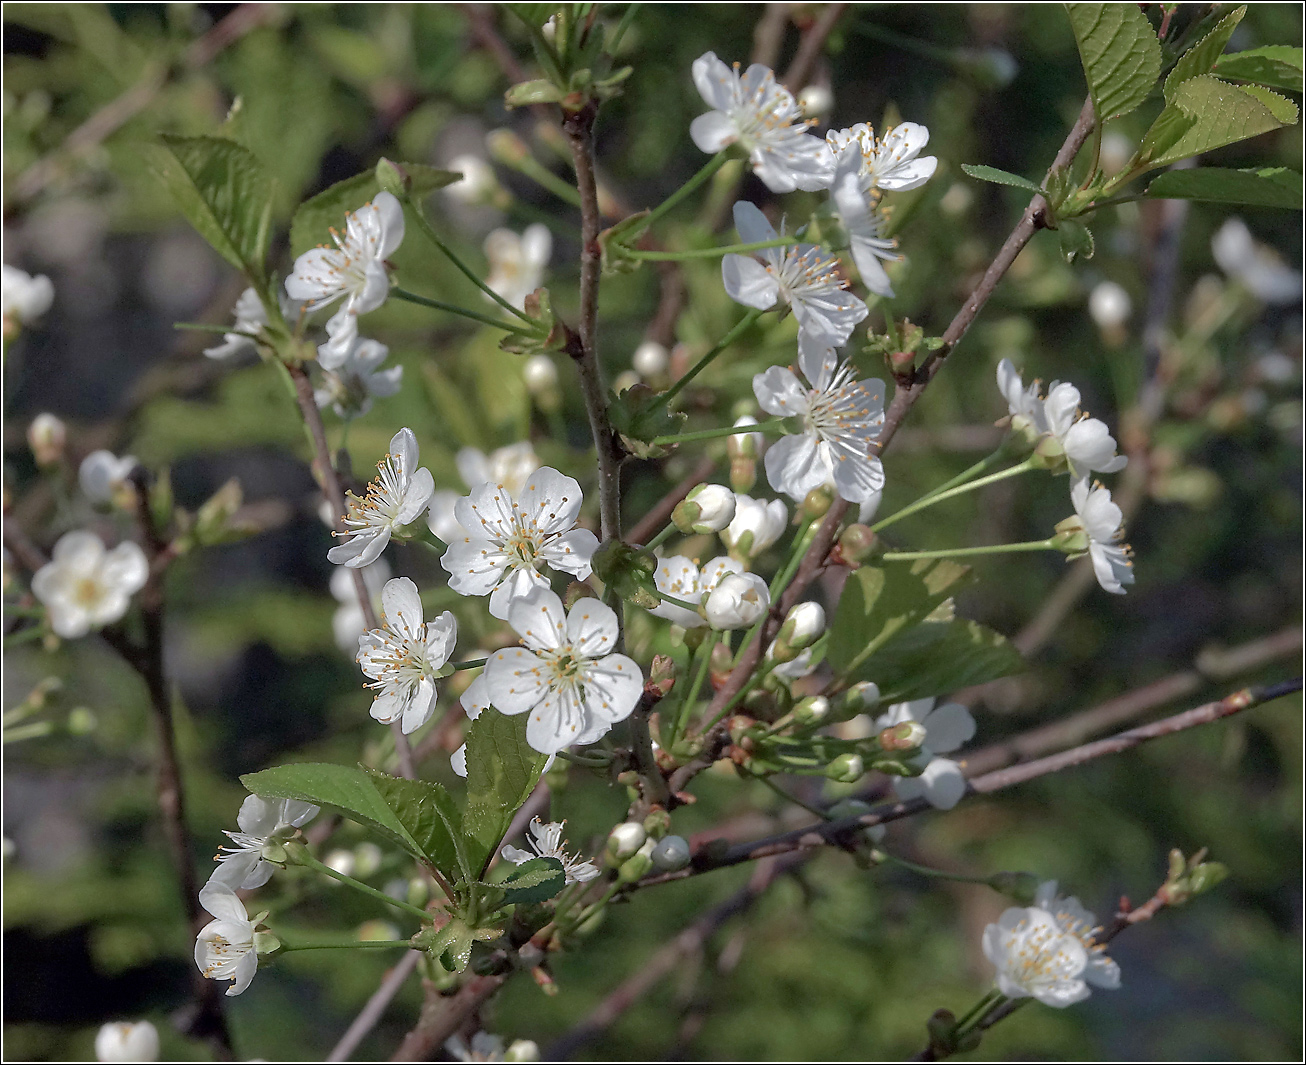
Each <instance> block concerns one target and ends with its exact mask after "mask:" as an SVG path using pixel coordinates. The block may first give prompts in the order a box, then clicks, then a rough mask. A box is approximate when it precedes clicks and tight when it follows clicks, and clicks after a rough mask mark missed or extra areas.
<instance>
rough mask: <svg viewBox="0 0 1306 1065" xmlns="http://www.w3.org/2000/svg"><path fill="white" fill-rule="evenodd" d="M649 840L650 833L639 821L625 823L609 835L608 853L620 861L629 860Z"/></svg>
mask: <svg viewBox="0 0 1306 1065" xmlns="http://www.w3.org/2000/svg"><path fill="white" fill-rule="evenodd" d="M646 839H648V832H647V831H646V830H645V828H644V826H643V825H642V824H641V823H640V822H638V821H623V822H622V823H621V824H619V825H617V826H616V827H615V828H614V829H613V830H612V831H611V832H610V833H608V848H607V849H608V853H609V854H610V855H611V856H612V857H613V858H616V859H618V860H621V859H624V858H629V857H630V856H631V855H632V854H634V853H635V852H636V851H637V850H639V849H640V847H642V846H644V841H645V840H646Z"/></svg>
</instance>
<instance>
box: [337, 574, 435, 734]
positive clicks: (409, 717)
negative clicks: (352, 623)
mask: <svg viewBox="0 0 1306 1065" xmlns="http://www.w3.org/2000/svg"><path fill="white" fill-rule="evenodd" d="M457 642H458V621H457V619H456V618H455V617H454V616H453V614H451V613H450V612H449V611H447V610H446V611H445V612H444V613H443V614H441V615H440V616H439V617H437V618H435V619H434V620H432V621H430V622H423V621H422V597H421V596H420V595H419V594H418V592H417V585H415V584H414V583H413V582H412V581H411V580H409V579H408V578H407V577H395V578H394V579H393V580H389V581H386V584H385V588H384V589H382V591H381V628H379V629H372V630H371V631H369V632H366V633H364V634H363V635H362V636H360V637H359V638H358V664H359V665H360V666H362V667H363V672H364V673H365V674H366V675H367V676H368V677H370V678H371V682H370V683H369V684H368V685H367V686H368V687H369V688H372V689H373V690H374V691H376V692H377V693H378V694H377V696H376V698H375V699H373V700H372V709H371V711H370V712H371V715H372V716H373V717H374V718H376V720H378V721H380V722H382V723H383V724H389V723H390V722H392V721H398V722H399V723H400V728H401V729H402V730H403V732H404V734H405V735H407V734H408V733H410V732H413V731H415V730H416V729H418V728H421V726H422V725H424V724H426V722H427V721H429V720H430V719H431V714H433V713H434V712H435V701H436V691H435V682H436V681H437V680H438V679H439V678H440V677H443V676H446V675H447V672H448V671H447V670H445V668H444V666H445V663H446V662H448V661H449V656H450V655H451V654H453V649H454V645H455V644H456V643H457Z"/></svg>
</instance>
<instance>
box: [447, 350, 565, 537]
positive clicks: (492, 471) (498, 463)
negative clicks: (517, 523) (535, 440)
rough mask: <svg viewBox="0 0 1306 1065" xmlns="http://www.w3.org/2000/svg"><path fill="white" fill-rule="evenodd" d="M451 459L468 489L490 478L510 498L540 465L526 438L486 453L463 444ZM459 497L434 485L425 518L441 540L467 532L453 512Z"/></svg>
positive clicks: (459, 494) (463, 534) (519, 492)
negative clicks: (434, 488)
mask: <svg viewBox="0 0 1306 1065" xmlns="http://www.w3.org/2000/svg"><path fill="white" fill-rule="evenodd" d="M550 365H552V364H550ZM454 462H455V463H456V464H457V466H458V476H459V477H461V478H462V480H463V484H465V485H466V486H467V487H468V488H469V489H470V488H475V487H476V486H477V485H481V484H484V483H485V482H486V481H493V482H494V483H495V484H501V485H503V487H504V490H505V491H507V493H508V495H510V496H511V497H512V498H513V499H516V498H517V497H518V496H520V495H521V492H522V489H523V488H525V487H526V481H527V480H528V479H529V478H530V475H531V474H532V473H534V472H535V471H536V470H538V469H539V468H540V458H539V456H538V455H536V454H535V448H533V447H532V446H531V442H530V441H529V440H523V441H521V442H520V443H516V444H509V445H508V446H507V447H501V448H496V449H495V450H494V451H491V452H490V453H489V454H488V455H487V454H486V453H485V452H484V451H481V450H480V449H478V448H474V447H464V448H461V449H459V451H458V454H457V455H455V456H454ZM461 498H462V495H461V493H459V492H454V491H451V490H449V489H447V488H438V489H436V491H435V492H433V493H432V495H431V508H430V510H429V511H428V512H427V515H426V522H427V524H428V525H429V526H430V527H431V532H433V533H435V535H436V536H438V537H439V538H440V539H441V540H443V541H444V542H445V543H451V542H452V541H454V540H456V539H460V538H461V537H464V536H466V535H467V530H466V529H464V528H463V527H462V526H461V525H459V524H458V518H457V517H456V516H455V515H454V507H455V505H456V504H457V502H458V500H459V499H461Z"/></svg>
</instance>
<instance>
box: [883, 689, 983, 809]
mask: <svg viewBox="0 0 1306 1065" xmlns="http://www.w3.org/2000/svg"><path fill="white" fill-rule="evenodd" d="M934 702H935V701H934V700H933V699H914V700H912V701H911V702H906V703H894V704H893V705H891V706H890V707H889V709H888V711H887V712H886V713H884V714H881V715H880V716H879V717H877V718H876V719H875V731H876V732H882V731H883V730H884V729H886V728H889V727H890V726H892V725H901V724H904V723H906V722H914V723H917V724H919V725H921V726H922V727H923V728H924V730H925V742H924V743H923V744H921V748H920V752H919V753H918V754H917V755H916V756H915V758H914V761H915V762H916V764H917V765H919V766H921V767H922V772H921V775H920V776H918V777H895V778H894V781H893V790H894V791H895V792H897V794H898V798H900V799H902V800H903V801H904V802H907V801H910V800H911V799H916V798H920V797H922V796H924V798H925V800H926V801H927V802H928V803H929V804H930V805H931V806H934V807H936V808H937V809H940V810H951V809H952V808H953V807H954V806H956V805H957V803H958V802H959V801H960V800H961V797H962V796H963V795H965V794H966V777H965V776H964V774H963V773H962V771H961V766H960V765H958V764H957V763H956V762H954V761H953V760H952V759H950V758H939V757H937V756H938V755H940V754H949V753H951V752H952V751H955V750H957V748H959V747H960V746H961V745H962V744H964V743H965V742H966V741H967V740H969V739H970V738H971V737H972V736H974V735H975V719H974V718H973V717H971V716H970V711H969V710H967V709H966V708H965V707H964V706H962V705H961V704H960V703H944V704H943V705H942V706H937V707H936V706H935V705H934Z"/></svg>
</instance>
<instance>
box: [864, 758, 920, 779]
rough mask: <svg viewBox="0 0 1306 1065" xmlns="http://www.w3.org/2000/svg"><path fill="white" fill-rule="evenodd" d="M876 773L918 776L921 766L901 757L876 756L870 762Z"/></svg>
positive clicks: (893, 775)
mask: <svg viewBox="0 0 1306 1065" xmlns="http://www.w3.org/2000/svg"><path fill="white" fill-rule="evenodd" d="M871 768H872V769H874V770H875V771H876V772H877V773H884V774H885V775H887V776H891V777H918V776H920V775H921V767H920V766H918V765H916V764H914V763H913V762H909V761H907V760H905V759H902V758H877V759H875V760H874V761H873V762H872V763H871Z"/></svg>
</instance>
